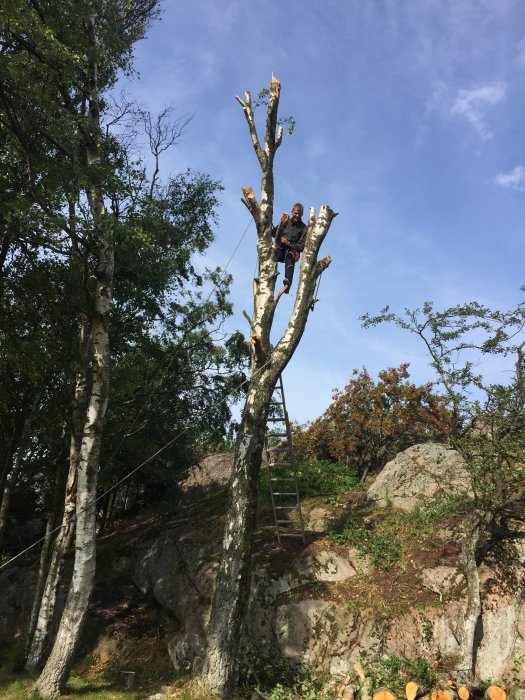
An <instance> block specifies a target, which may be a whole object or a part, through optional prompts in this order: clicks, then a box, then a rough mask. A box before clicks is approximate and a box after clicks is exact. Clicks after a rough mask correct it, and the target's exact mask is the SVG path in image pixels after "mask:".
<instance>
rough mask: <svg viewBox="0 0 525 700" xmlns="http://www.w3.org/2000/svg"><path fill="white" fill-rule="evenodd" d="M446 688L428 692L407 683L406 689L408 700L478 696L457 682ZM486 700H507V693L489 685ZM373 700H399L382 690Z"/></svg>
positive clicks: (463, 698)
mask: <svg viewBox="0 0 525 700" xmlns="http://www.w3.org/2000/svg"><path fill="white" fill-rule="evenodd" d="M447 686H448V687H446V688H438V689H436V690H433V691H431V692H428V691H427V690H426V689H425V688H422V687H421V686H419V685H418V684H417V683H414V682H410V683H407V685H406V689H405V697H406V700H458V698H459V700H469V698H473V697H475V696H476V695H477V694H476V695H474V694H473V693H471V691H470V690H469V689H468V688H467V687H466V686H464V685H457V683H456V682H455V681H448V682H447ZM484 698H485V700H507V693H506V692H505V691H504V690H503V688H500V687H499V686H498V685H489V687H488V688H487V689H486V690H485V693H484ZM372 700H398V699H397V698H396V696H395V695H394V693H392V692H391V691H390V690H386V689H384V688H381V689H379V690H376V691H375V693H373V695H372Z"/></svg>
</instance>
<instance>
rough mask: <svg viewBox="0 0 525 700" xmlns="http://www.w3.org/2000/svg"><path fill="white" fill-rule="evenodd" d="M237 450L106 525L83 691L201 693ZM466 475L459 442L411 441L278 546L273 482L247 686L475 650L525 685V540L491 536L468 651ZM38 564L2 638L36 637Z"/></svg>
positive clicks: (412, 668)
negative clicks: (175, 494) (140, 515)
mask: <svg viewBox="0 0 525 700" xmlns="http://www.w3.org/2000/svg"><path fill="white" fill-rule="evenodd" d="M230 461H231V457H230V456H228V455H218V456H216V457H212V458H208V459H207V460H205V461H204V462H203V463H202V464H201V465H199V467H197V468H195V470H194V471H193V472H192V473H191V474H190V475H189V476H188V478H187V479H186V480H185V481H184V482H182V483H181V495H182V497H181V501H180V504H179V506H178V508H177V509H176V511H175V510H174V513H173V515H170V516H166V515H164V516H155V517H151V518H149V519H148V520H144V521H142V522H140V521H137V522H135V523H125V522H122V523H120V524H118V527H116V529H115V531H114V532H112V533H110V534H108V535H106V536H104V537H101V538H100V540H99V545H98V574H97V583H96V588H95V593H94V597H93V600H92V602H91V606H90V616H89V622H88V625H87V628H86V630H85V632H84V636H83V644H82V649H81V651H80V654H79V659H80V660H79V664H78V665H77V670H76V674H75V676H76V677H77V678H78V677H81V678H83V679H84V686H83V688H84V689H83V690H79V691H76V692H75V690H74V688H73V687H72V688H71V697H75V696H76V695H77V694H78V693H79V692H80V693H81V694H82V696H83V697H90V696H89V695H87V696H86V695H85V692H86V685H85V684H86V683H87V685H88V686H92V687H93V688H95V687H96V686H99V688H101V689H100V690H99V691H98V692H100V693H102V694H99V695H93V697H105V698H120V697H122V698H124V697H137V698H139V697H148V696H149V695H154V696H156V697H159V698H160V697H181V698H182V697H186V698H190V697H192V695H188V692H190V689H191V687H192V686H191V682H190V681H189V678H190V676H188V673H190V672H191V670H194V671H196V670H198V669H199V664H200V661H201V658H202V657H201V652H202V648H203V645H204V643H205V636H206V632H205V628H206V616H207V611H208V609H209V603H210V600H211V595H212V593H213V581H214V574H215V571H216V569H217V561H218V556H219V552H220V544H221V528H222V512H223V506H224V495H225V492H224V485H225V483H226V481H227V477H228V465H229V463H230ZM410 464H412V465H413V467H414V468H413V469H412V471H410V468H409V466H410ZM423 477H424V478H423ZM463 477H464V474H462V467H461V464H460V463H459V461H458V459H457V456H456V455H455V454H454V453H453V452H452V451H450V450H446V449H445V448H443V447H441V446H432V445H427V446H416V447H415V448H410V449H409V450H407V451H406V452H405V453H403V454H401V455H400V456H399V457H398V458H397V459H396V460H394V461H393V462H391V463H390V464H389V465H387V467H385V470H383V472H382V473H381V475H380V477H379V478H378V479H376V481H375V483H373V484H371V485H369V488H368V489H367V490H365V489H362V488H360V487H357V488H354V489H352V490H347V491H345V492H342V493H332V494H330V493H325V494H323V495H317V496H308V495H306V497H305V498H304V501H303V507H304V515H305V518H306V523H307V542H306V545H304V546H303V545H302V544H299V543H297V542H292V543H285V544H282V545H278V544H277V541H276V538H275V534H274V528H273V527H272V512H271V508H270V506H269V503H268V502H267V501H265V496H264V493H265V491H264V484H263V485H262V497H261V502H260V507H259V513H258V536H257V540H256V545H255V551H254V566H253V580H252V595H251V602H250V612H249V615H248V617H247V620H246V624H245V629H244V633H243V642H242V648H243V657H244V667H245V670H244V677H245V681H244V683H245V688H248V687H252V688H253V687H254V686H257V687H259V688H260V689H261V692H265V693H269V692H270V691H271V688H272V687H273V686H275V684H276V683H277V682H279V681H283V680H284V681H286V679H288V680H289V681H290V682H292V681H291V678H292V676H293V673H292V675H291V671H289V670H288V669H289V668H291V669H293V668H296V669H297V668H298V667H304V666H308V667H309V668H311V669H315V670H316V672H317V673H319V674H328V675H327V676H326V677H325V681H326V682H327V683H329V684H330V683H331V684H332V685H333V686H334V687H337V688H338V689H339V690H340V692H347V693H350V692H351V691H352V692H353V693H354V695H355V694H356V692H358V690H356V689H359V688H361V690H362V682H361V680H360V679H359V677H358V675H356V673H357V672H356V668H357V669H359V664H361V666H362V667H364V669H365V673H366V676H367V678H368V679H369V682H370V683H371V684H372V687H374V686H377V685H378V684H380V685H386V686H387V687H390V688H392V689H393V690H394V691H397V692H398V693H400V690H401V687H402V684H403V683H406V682H407V681H408V680H416V681H418V682H419V683H420V684H422V685H427V686H428V685H429V684H432V683H433V684H436V685H437V684H438V683H439V682H448V681H449V680H450V679H454V680H456V681H457V682H462V680H463V675H464V674H463V669H462V663H464V660H465V653H466V652H467V653H473V654H474V657H475V663H476V666H477V670H478V675H479V678H480V679H481V680H482V681H484V682H485V683H489V682H491V681H498V682H500V683H501V684H503V686H504V687H506V688H507V690H509V691H511V692H512V693H513V694H514V696H515V697H520V696H519V693H520V692H521V691H520V690H519V686H520V684H523V683H524V681H525V677H524V675H523V674H524V669H523V657H524V656H525V642H524V639H525V614H524V605H523V601H522V598H521V594H520V591H521V590H522V586H523V562H524V560H525V548H524V547H523V545H520V546H518V544H516V543H515V541H514V540H513V541H512V542H505V541H504V540H503V539H501V538H500V540H499V542H498V543H497V546H495V544H494V542H492V543H491V539H490V537H489V536H486V547H485V554H484V557H483V559H482V561H479V562H477V567H476V572H477V574H478V576H479V590H480V594H481V610H480V613H481V614H480V622H481V624H480V625H478V630H477V631H476V635H475V637H474V639H473V641H472V643H473V649H472V650H470V649H468V650H466V649H465V642H466V635H467V634H468V629H467V627H466V623H465V620H466V617H467V615H466V613H467V611H468V609H469V605H471V603H472V600H471V598H472V596H471V588H470V585H471V582H472V579H471V576H469V573H468V566H467V564H468V562H467V561H466V559H465V552H466V551H468V547H467V546H466V544H468V541H469V536H470V533H469V529H468V528H469V522H470V520H469V518H470V514H471V510H472V506H471V501H470V497H471V494H469V491H468V487H467V484H468V481H467V480H466V479H464V478H463ZM451 486H453V489H451V488H450V487H451ZM30 576H31V570H29V573H28V569H27V568H25V567H22V566H20V567H19V568H15V569H12V570H9V569H8V570H7V571H6V572H5V573H4V574H3V575H2V579H1V583H2V586H3V589H4V591H6V593H5V595H4V596H3V598H2V603H1V607H2V620H3V621H4V627H3V629H2V633H3V636H7V632H8V630H11V631H12V630H13V629H16V630H17V635H18V636H19V638H21V636H22V634H23V630H24V626H25V624H26V623H27V613H28V603H29V601H30ZM283 660H284V662H283ZM356 664H357V666H356ZM4 670H5V664H4ZM177 679H178V680H177ZM76 682H77V683H78V682H79V681H78V680H77V681H76ZM188 682H190V685H189V686H188ZM126 686H128V689H127V690H126ZM344 689H346V690H344ZM481 690H482V687H481V686H480V687H479V688H478V689H477V692H481ZM6 692H7V691H6ZM246 692H247V693H248V692H249V693H251V692H252V691H246ZM319 692H321V691H319ZM184 693H186V695H184ZM2 697H4V696H2ZM5 697H13V698H14V697H17V696H16V695H13V694H11V695H10V694H6V695H5ZM194 697H198V695H194ZM241 697H242V696H241ZM246 697H251V694H247V695H246ZM290 697H292V696H290ZM297 697H298V696H297ZM319 697H321V696H319ZM326 697H328V696H326ZM342 697H347V695H342ZM348 697H350V695H348Z"/></svg>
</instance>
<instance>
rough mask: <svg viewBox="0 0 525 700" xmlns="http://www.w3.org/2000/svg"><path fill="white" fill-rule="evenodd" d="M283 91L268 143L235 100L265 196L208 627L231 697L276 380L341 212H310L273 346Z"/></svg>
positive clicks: (215, 687) (219, 677)
mask: <svg viewBox="0 0 525 700" xmlns="http://www.w3.org/2000/svg"><path fill="white" fill-rule="evenodd" d="M280 92H281V86H280V83H279V81H278V80H277V79H276V78H275V77H273V76H272V82H271V83H270V90H269V92H268V98H269V99H268V107H267V113H266V127H265V138H264V144H263V145H261V142H260V140H259V136H258V133H257V127H256V125H255V119H254V112H253V107H252V101H251V97H250V93H249V92H247V93H246V98H245V100H242V99H241V98H240V97H237V98H236V99H237V101H238V102H239V103H240V105H241V107H242V109H243V112H244V115H245V117H246V121H247V123H248V129H249V133H250V137H251V140H252V144H253V146H254V150H255V153H256V156H257V159H258V161H259V165H260V168H261V175H262V177H261V197H260V202H258V201H257V199H256V197H255V195H254V193H253V190H252V189H251V188H248V187H245V188H243V199H242V201H243V203H244V204H245V206H246V207H247V208H248V210H249V211H250V213H251V214H252V217H253V219H254V221H255V224H256V228H257V256H258V261H259V274H258V277H257V279H256V281H255V283H254V285H253V314H252V316H251V317H250V316H248V314H247V313H246V312H245V313H244V315H245V317H246V318H247V319H248V322H249V324H250V331H251V335H250V341H249V347H250V355H251V377H250V381H249V385H248V390H247V395H246V401H245V405H244V410H243V415H242V419H241V425H240V427H239V431H238V434H237V440H236V445H235V455H234V465H233V470H232V476H231V480H230V487H229V498H228V506H227V511H226V525H225V531H224V539H223V555H222V559H221V563H220V567H219V571H218V574H217V582H216V586H215V595H214V598H213V602H212V608H211V616H210V622H209V628H208V646H207V650H206V655H205V659H204V665H203V669H202V674H201V680H202V683H203V685H204V686H205V688H206V689H207V691H208V692H210V693H217V694H218V695H220V696H221V697H223V698H228V697H231V693H232V691H233V688H234V685H235V681H236V675H237V671H238V660H237V653H238V649H239V642H240V637H241V634H242V622H243V619H244V617H245V614H246V607H247V604H248V598H249V592H250V575H251V554H252V543H253V532H254V528H255V515H256V506H257V483H258V477H259V471H260V467H261V461H262V452H263V446H264V437H265V433H266V419H267V416H268V411H269V407H270V401H271V397H272V394H273V390H274V388H275V385H276V382H277V380H278V378H279V376H280V375H281V373H282V371H283V370H284V368H285V367H286V365H287V364H288V362H289V361H290V359H291V357H292V355H293V353H294V351H295V349H296V347H297V345H298V344H299V341H300V339H301V337H302V334H303V332H304V329H305V326H306V322H307V319H308V314H309V311H310V306H311V300H312V298H313V296H314V290H315V284H316V281H317V279H318V277H319V275H320V274H321V272H322V271H323V269H325V268H326V267H327V266H328V265H329V263H330V258H324V259H323V260H322V261H318V260H317V255H318V252H319V249H320V247H321V244H322V242H323V240H324V238H325V236H326V234H327V233H328V230H329V228H330V224H331V222H332V220H333V218H334V217H335V216H337V214H336V213H335V212H334V211H332V209H331V208H330V207H328V206H326V205H323V206H322V207H321V208H320V211H319V216H318V217H317V218H316V216H315V210H313V209H312V210H311V211H310V217H309V221H308V227H307V232H306V240H305V246H304V252H303V256H302V262H301V266H300V271H299V281H298V286H297V293H296V297H295V302H294V306H293V311H292V313H291V316H290V319H289V322H288V326H287V328H286V330H285V332H284V334H283V336H282V337H281V339H280V340H279V341H278V343H277V344H276V345H275V347H274V346H273V345H272V343H271V342H270V334H271V330H272V324H273V318H274V314H275V310H276V307H277V303H278V301H279V299H280V295H277V296H275V283H276V279H277V277H278V273H277V259H278V254H279V247H280V230H282V226H284V223H285V222H286V219H287V215H286V214H284V215H283V218H282V219H281V224H280V229H279V228H278V231H277V236H276V240H275V242H274V241H273V239H272V228H273V224H272V219H273V205H274V176H273V162H274V157H275V153H276V151H277V149H278V148H279V146H280V144H281V141H282V133H283V130H282V127H281V126H279V125H278V119H277V112H278V105H279V97H280Z"/></svg>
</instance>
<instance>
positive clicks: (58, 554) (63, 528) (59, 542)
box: [26, 320, 89, 671]
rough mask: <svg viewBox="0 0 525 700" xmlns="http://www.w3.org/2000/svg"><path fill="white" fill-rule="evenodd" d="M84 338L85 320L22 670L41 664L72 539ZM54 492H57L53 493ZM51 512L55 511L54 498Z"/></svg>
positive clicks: (84, 397) (83, 386) (82, 403)
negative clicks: (57, 517) (49, 543)
mask: <svg viewBox="0 0 525 700" xmlns="http://www.w3.org/2000/svg"><path fill="white" fill-rule="evenodd" d="M88 340H89V331H88V328H87V323H86V320H84V321H83V322H82V324H81V326H80V337H79V351H80V371H79V372H78V374H77V379H76V383H75V394H74V399H73V410H72V414H71V439H70V443H69V470H68V475H67V479H66V484H65V494H64V505H63V510H62V523H61V525H60V530H59V532H58V535H57V537H56V539H55V542H54V544H53V550H52V553H51V559H50V563H49V569H48V571H47V576H46V578H45V585H44V586H43V590H42V591H40V593H39V586H37V591H36V595H39V597H38V598H37V597H35V601H34V604H33V609H34V610H35V611H36V613H35V618H36V619H35V624H34V629H33V628H32V627H31V628H30V636H29V637H28V641H29V645H28V646H29V651H28V654H27V659H26V670H28V671H35V670H36V669H38V668H41V667H42V665H43V662H44V658H45V653H46V650H47V648H48V637H49V632H50V630H51V626H52V622H53V617H54V613H55V608H56V600H57V595H58V588H59V586H60V584H61V582H62V571H63V568H64V561H65V557H66V553H67V551H68V549H69V548H70V546H71V543H72V541H73V534H74V532H75V502H76V494H77V472H78V465H79V463H80V448H81V445H82V434H83V431H84V418H85V414H86V401H87V372H88V357H87V351H88ZM61 481H62V479H61V478H60V476H59V475H57V487H58V488H60V482H61ZM57 495H58V494H57ZM56 505H57V507H56V508H55V509H54V510H55V512H58V511H59V506H58V498H57V504H56Z"/></svg>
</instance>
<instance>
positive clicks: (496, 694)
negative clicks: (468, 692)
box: [485, 685, 507, 700]
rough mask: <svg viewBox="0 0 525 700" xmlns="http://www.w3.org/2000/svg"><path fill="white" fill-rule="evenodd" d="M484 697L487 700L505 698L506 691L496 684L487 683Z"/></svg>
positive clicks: (503, 699)
mask: <svg viewBox="0 0 525 700" xmlns="http://www.w3.org/2000/svg"><path fill="white" fill-rule="evenodd" d="M485 697H486V698H487V700H507V693H506V692H505V691H504V690H503V688H500V687H499V686H497V685H489V687H488V688H487V690H486V691H485Z"/></svg>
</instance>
